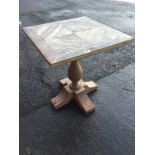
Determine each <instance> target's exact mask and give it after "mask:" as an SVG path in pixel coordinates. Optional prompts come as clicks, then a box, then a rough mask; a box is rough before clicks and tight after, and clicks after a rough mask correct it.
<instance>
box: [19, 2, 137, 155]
mask: <svg viewBox="0 0 155 155" xmlns="http://www.w3.org/2000/svg"><path fill="white" fill-rule="evenodd" d="M83 15H85V16H88V17H90V18H93V19H95V20H98V21H100V22H102V23H104V24H106V25H109V26H111V27H113V28H116V29H117V30H120V31H122V32H124V33H127V34H129V35H132V36H134V4H133V3H126V2H119V1H109V0H98V1H93V0H76V1H73V0H61V1H58V0H45V1H41V0H39V1H38V0H20V21H21V26H22V27H24V26H30V25H35V24H42V23H46V22H51V21H57V20H62V19H68V18H73V17H79V16H83ZM19 44H20V53H19V54H20V68H19V71H20V154H21V155H27V154H32V155H51V154H52V155H55V154H57V155H59V154H60V155H61V154H71V155H72V154H77V155H79V154H80V155H81V154H95V155H98V154H99V155H100V154H105V155H113V154H115V155H117V154H118V155H121V154H122V155H132V154H134V43H131V44H129V45H126V46H123V47H121V48H117V49H113V50H109V51H107V52H106V53H104V54H103V53H101V54H98V55H96V56H92V57H88V58H86V59H83V60H82V61H81V64H82V66H83V68H84V72H85V74H84V79H85V80H90V79H92V80H94V81H96V82H97V83H98V84H99V88H98V91H96V92H95V93H93V94H91V95H90V96H91V97H92V100H93V101H94V102H95V103H96V111H95V112H94V113H93V114H92V115H89V116H85V115H83V114H82V113H81V111H80V110H79V109H78V107H77V106H76V104H73V103H72V104H70V105H68V106H66V107H64V108H63V109H62V110H60V111H59V112H55V111H54V110H53V109H52V107H51V106H50V105H49V101H50V99H51V97H53V96H55V95H56V94H57V93H58V92H59V91H60V88H59V85H58V80H60V79H62V78H64V76H65V74H66V70H67V66H68V64H66V65H64V66H61V67H59V68H55V69H52V68H49V66H48V64H47V63H46V62H45V60H44V59H43V58H42V57H41V55H40V54H39V52H38V51H37V50H36V48H35V47H34V46H33V44H32V43H31V41H30V40H29V39H28V37H27V36H26V35H25V34H24V32H23V31H22V28H21V27H20V43H19ZM130 64H131V65H130ZM126 66H127V67H126ZM122 68H123V70H121V69H122ZM118 71H120V73H118ZM114 81H115V82H114Z"/></svg>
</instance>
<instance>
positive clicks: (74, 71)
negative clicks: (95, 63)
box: [68, 60, 83, 90]
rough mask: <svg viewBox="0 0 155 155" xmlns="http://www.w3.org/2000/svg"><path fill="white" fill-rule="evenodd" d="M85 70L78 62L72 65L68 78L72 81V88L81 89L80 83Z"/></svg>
mask: <svg viewBox="0 0 155 155" xmlns="http://www.w3.org/2000/svg"><path fill="white" fill-rule="evenodd" d="M82 75H83V70H82V67H81V65H80V63H79V62H78V61H77V60H76V61H73V62H71V63H70V65H69V68H68V78H69V79H70V80H71V81H72V83H71V84H70V88H71V89H73V90H77V89H79V88H80V87H81V85H80V83H79V81H80V79H81V78H82Z"/></svg>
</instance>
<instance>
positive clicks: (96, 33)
mask: <svg viewBox="0 0 155 155" xmlns="http://www.w3.org/2000/svg"><path fill="white" fill-rule="evenodd" d="M24 31H25V32H26V34H27V35H28V36H29V38H30V39H31V40H32V42H33V43H34V44H35V46H36V47H37V48H38V49H39V51H40V52H41V54H42V55H43V56H44V57H45V59H46V60H47V62H48V63H49V64H50V65H51V66H52V67H57V66H59V65H62V64H64V63H68V62H71V61H73V60H78V59H80V58H83V57H87V56H90V55H94V54H97V53H100V52H103V51H105V50H107V49H111V48H114V47H119V46H121V45H123V44H125V43H128V42H130V41H132V40H133V37H131V36H129V35H126V34H124V33H122V32H119V31H117V30H115V29H113V28H110V27H108V26H106V25H104V24H102V23H99V22H97V21H95V20H93V19H90V18H88V17H85V16H84V17H79V18H74V19H68V20H63V21H58V22H52V23H46V24H41V25H36V26H30V27H25V28H24Z"/></svg>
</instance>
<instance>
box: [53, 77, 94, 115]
mask: <svg viewBox="0 0 155 155" xmlns="http://www.w3.org/2000/svg"><path fill="white" fill-rule="evenodd" d="M60 84H61V85H62V86H63V90H62V91H61V92H60V93H59V94H58V95H57V96H56V97H54V98H52V99H51V103H52V105H53V107H54V108H55V109H59V108H61V107H62V106H65V105H66V104H68V103H69V102H70V101H71V100H72V99H75V101H76V102H77V104H78V105H79V107H80V108H81V109H82V110H83V111H84V112H85V113H89V112H92V111H93V110H94V109H95V105H94V104H93V102H92V101H91V100H90V98H89V97H88V95H87V94H88V93H90V92H92V91H94V90H96V89H97V85H96V83H94V82H93V81H88V82H84V81H83V80H80V81H79V84H80V86H81V87H80V88H79V89H78V90H73V89H71V88H70V84H71V80H70V79H68V78H65V79H62V80H60Z"/></svg>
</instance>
